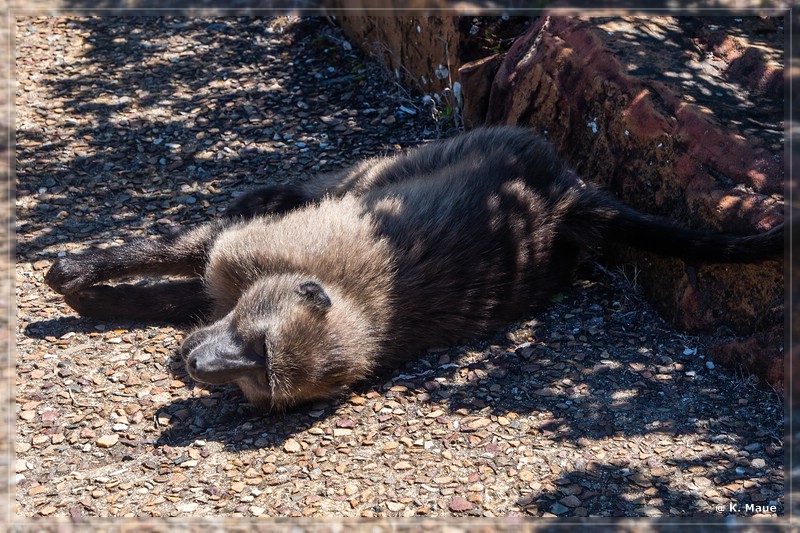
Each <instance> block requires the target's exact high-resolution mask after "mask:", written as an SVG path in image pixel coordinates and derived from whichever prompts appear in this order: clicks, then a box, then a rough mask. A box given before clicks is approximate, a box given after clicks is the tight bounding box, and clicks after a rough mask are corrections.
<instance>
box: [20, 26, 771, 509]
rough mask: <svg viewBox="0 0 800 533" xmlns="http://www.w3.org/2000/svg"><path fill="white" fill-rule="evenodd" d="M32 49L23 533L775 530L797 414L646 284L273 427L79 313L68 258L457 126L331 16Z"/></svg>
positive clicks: (588, 273) (24, 215)
mask: <svg viewBox="0 0 800 533" xmlns="http://www.w3.org/2000/svg"><path fill="white" fill-rule="evenodd" d="M16 31H17V33H16V46H17V59H16V76H17V79H18V85H17V92H16V106H17V115H16V121H17V122H16V126H17V128H16V129H17V190H18V195H17V221H16V231H17V239H18V243H17V265H16V296H17V324H16V326H17V329H16V341H17V368H16V413H15V416H16V441H15V450H16V463H15V468H16V478H17V485H16V513H17V517H18V519H20V520H21V519H23V518H24V517H33V516H39V517H41V516H44V517H50V518H51V519H53V518H55V517H72V518H84V517H123V516H124V517H139V518H142V517H173V516H175V517H188V516H226V517H240V516H242V517H275V516H281V517H285V516H295V517H312V518H313V517H329V516H340V517H395V516H423V517H424V516H428V517H435V516H451V517H452V516H483V517H493V516H495V517H496V516H509V515H511V516H513V515H517V516H531V515H532V516H561V517H564V516H568V517H584V516H604V517H623V516H625V517H629V516H672V517H686V516H692V517H695V518H697V519H699V520H707V519H708V520H710V519H715V518H723V517H725V516H726V515H729V514H733V515H736V516H748V515H751V514H754V511H753V510H746V509H745V508H744V505H745V504H752V505H756V506H759V509H756V510H761V511H762V513H761V514H765V515H780V514H782V513H783V506H784V496H783V490H784V489H783V484H784V472H783V464H784V447H783V421H782V420H783V404H782V399H781V397H780V396H779V395H778V394H776V393H775V392H773V391H771V390H770V389H769V388H768V387H765V386H763V385H762V384H759V383H756V381H755V380H754V379H752V378H747V377H745V376H742V375H737V374H736V373H735V372H731V371H728V370H726V369H722V368H715V367H714V366H713V364H711V363H710V362H709V361H708V360H706V359H705V358H704V354H705V353H706V346H707V345H709V343H710V342H711V341H712V339H711V338H709V337H699V336H689V335H685V334H681V333H678V332H676V331H674V330H673V329H672V328H671V327H670V326H669V325H668V324H667V323H665V322H664V321H662V320H661V319H660V318H659V317H658V316H657V315H656V314H655V313H654V312H653V311H652V310H651V309H650V307H649V306H648V305H647V304H646V303H645V302H644V301H643V300H642V298H641V296H640V294H639V292H638V291H637V289H636V286H635V284H634V283H633V278H634V277H635V272H634V271H633V270H632V269H631V268H628V269H627V270H624V269H617V268H616V267H608V268H604V267H601V266H600V265H598V264H596V263H591V264H589V265H587V266H586V267H585V268H584V269H582V271H581V273H580V274H581V275H580V276H579V280H578V281H577V282H576V283H575V284H574V286H573V288H572V290H570V291H569V292H566V293H564V294H561V295H559V296H558V297H557V298H555V299H554V302H553V305H552V306H551V307H550V308H549V309H548V310H546V311H545V312H542V313H540V314H538V315H536V316H531V317H528V318H527V319H526V320H523V321H521V322H519V323H517V324H513V325H511V326H510V327H509V329H508V330H507V331H502V332H498V333H497V334H496V335H495V336H494V337H493V338H490V339H485V340H483V341H481V342H478V343H475V344H472V345H464V346H454V347H446V346H443V347H441V348H436V349H433V350H431V351H429V353H427V354H422V357H421V358H420V359H419V360H418V361H416V362H414V363H412V364H409V365H407V366H406V367H404V368H401V369H399V370H398V372H397V373H396V374H395V375H394V376H391V377H389V378H387V379H386V380H385V381H380V382H376V383H370V384H366V385H364V386H363V387H361V388H360V389H358V390H355V391H354V392H353V394H352V396H350V397H349V398H345V399H343V400H341V401H338V402H331V403H319V404H314V405H310V406H309V405H307V406H303V407H301V408H299V409H297V410H294V411H291V412H287V413H281V414H269V413H264V412H259V411H256V410H254V408H253V407H252V406H249V405H248V404H246V403H245V402H244V399H243V397H242V396H241V394H240V393H239V392H238V390H236V389H234V388H206V387H204V386H202V385H199V384H197V383H194V382H192V381H191V380H190V379H189V378H188V377H187V375H186V373H185V371H184V369H183V367H182V365H181V363H180V361H178V360H177V357H176V348H177V347H178V345H179V344H180V342H181V339H182V338H183V336H184V332H185V330H183V329H180V328H174V327H169V326H165V325H163V324H142V323H126V322H100V321H96V320H87V319H82V318H79V317H77V316H76V315H75V313H74V312H72V311H71V310H70V309H69V308H68V307H67V306H66V305H65V304H64V303H63V301H62V300H61V298H60V297H58V296H57V295H55V294H53V293H52V292H51V291H49V289H48V288H47V287H46V286H45V285H44V284H43V281H42V276H43V274H44V273H45V272H46V270H47V268H48V266H49V264H50V262H51V261H52V259H53V258H54V257H56V256H57V255H58V254H63V253H66V252H69V251H72V250H76V249H81V248H85V247H87V246H106V245H108V244H109V243H111V242H123V241H126V240H128V239H130V238H133V237H135V236H138V235H145V234H150V233H159V232H163V231H166V230H167V229H168V228H169V227H170V226H172V225H174V224H191V223H195V222H199V221H203V220H207V219H209V218H212V217H215V216H217V214H218V213H219V212H220V211H221V210H222V209H223V208H224V206H225V205H226V204H227V202H228V201H229V200H230V198H232V196H233V195H235V194H236V192H237V191H240V190H243V189H245V188H247V186H249V185H251V184H254V183H267V182H270V181H288V180H302V179H307V178H308V177H309V176H313V175H314V174H315V173H317V172H323V171H327V170H334V169H337V168H340V167H341V166H343V165H346V164H349V163H352V162H355V161H357V160H359V159H360V158H363V157H365V156H368V155H374V154H380V153H388V152H392V151H395V150H398V149H401V148H403V147H406V146H411V145H415V144H418V143H420V142H423V141H424V140H426V139H432V138H436V137H437V136H442V135H449V134H451V133H453V131H452V128H451V127H450V125H449V124H448V122H447V120H446V118H444V117H442V116H439V117H438V120H434V119H433V118H432V116H431V112H430V109H425V108H424V107H423V104H422V100H421V98H419V97H412V96H410V95H409V94H407V93H406V92H405V91H404V90H403V89H402V88H401V87H399V86H397V85H396V84H394V83H393V81H392V80H391V79H390V78H389V77H387V75H386V73H385V72H384V71H383V70H381V68H380V67H377V66H375V65H374V64H372V63H371V62H370V61H369V59H368V58H365V57H364V56H363V55H361V54H360V53H359V52H358V51H356V50H352V49H351V47H350V46H349V45H348V44H347V43H346V41H345V40H344V38H343V37H342V35H341V33H340V32H339V31H338V30H337V29H336V28H334V27H333V26H331V25H329V24H328V23H327V22H326V21H325V20H324V19H313V20H306V21H301V22H298V21H296V20H294V19H287V18H272V19H258V18H246V19H233V18H225V19H213V20H212V19H172V18H158V19H155V18H153V19H149V18H134V17H125V18H91V17H88V18H60V19H59V18H21V19H18V20H17V27H16ZM400 106H404V107H406V108H409V109H416V111H417V112H416V114H414V115H411V114H408V113H406V112H404V111H402V110H400ZM737 503H738V504H739V510H738V512H737V511H732V510H731V509H730V508H729V505H731V504H737ZM720 506H721V507H722V508H723V509H724V510H723V511H719V510H718V508H719V507H720ZM768 506H774V509H775V511H769V510H765V508H766V507H768Z"/></svg>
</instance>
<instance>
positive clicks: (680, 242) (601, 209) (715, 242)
mask: <svg viewBox="0 0 800 533" xmlns="http://www.w3.org/2000/svg"><path fill="white" fill-rule="evenodd" d="M596 193H597V195H596V196H595V195H589V196H590V197H592V196H593V197H594V198H593V199H592V200H593V201H591V203H592V204H593V205H592V206H591V207H590V208H589V209H588V211H589V212H591V211H594V213H595V217H593V218H594V219H595V221H594V223H595V224H597V223H598V221H599V222H600V226H601V227H600V228H595V231H597V230H598V229H599V231H600V232H601V233H602V234H603V235H602V237H603V238H604V240H607V241H613V242H619V243H622V244H626V245H628V246H631V247H633V248H637V249H641V250H647V251H650V252H654V253H657V254H659V255H666V256H671V257H678V258H681V259H685V260H688V261H708V262H720V263H752V262H756V261H760V260H764V259H769V258H775V257H782V256H783V254H784V249H785V243H784V224H783V223H781V224H779V225H777V226H775V227H774V228H772V229H771V230H769V231H767V232H764V233H759V234H755V235H747V236H739V235H732V234H728V233H720V232H713V231H703V230H694V229H687V228H682V227H679V226H676V225H674V224H672V223H670V222H669V221H667V220H666V219H663V218H660V217H657V216H652V215H647V214H644V213H640V212H639V211H636V210H635V209H633V208H631V207H629V206H627V205H625V204H623V203H621V202H618V201H617V200H615V199H613V198H611V197H609V196H606V195H605V194H603V193H601V192H600V191H596ZM598 215H599V216H598ZM589 223H591V221H589Z"/></svg>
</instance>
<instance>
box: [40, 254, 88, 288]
mask: <svg viewBox="0 0 800 533" xmlns="http://www.w3.org/2000/svg"><path fill="white" fill-rule="evenodd" d="M88 263H89V262H88V261H86V260H85V259H84V258H79V257H59V258H58V259H56V261H55V262H54V263H53V265H52V266H51V267H50V270H48V271H47V274H46V275H45V277H44V281H45V283H47V284H48V285H49V286H50V288H51V289H53V290H54V291H56V292H57V293H59V294H71V293H73V292H76V291H79V290H81V289H85V288H86V287H89V286H91V285H93V284H94V283H95V281H96V280H95V278H94V275H93V273H92V268H91V265H90V264H88Z"/></svg>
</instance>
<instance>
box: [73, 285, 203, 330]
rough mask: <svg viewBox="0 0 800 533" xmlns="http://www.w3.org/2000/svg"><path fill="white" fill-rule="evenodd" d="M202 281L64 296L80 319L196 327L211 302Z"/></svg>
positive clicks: (116, 287) (121, 287)
mask: <svg viewBox="0 0 800 533" xmlns="http://www.w3.org/2000/svg"><path fill="white" fill-rule="evenodd" d="M203 289H204V287H203V282H202V280H200V279H188V280H178V281H158V282H150V283H146V284H136V285H129V284H120V285H113V286H112V285H94V286H92V287H88V288H86V289H83V290H80V291H77V292H73V293H70V294H67V295H65V296H64V300H65V301H66V302H67V304H68V305H69V306H70V307H72V308H73V309H75V310H76V311H77V312H78V313H79V314H80V315H81V316H87V317H93V318H103V319H127V320H137V321H163V322H169V323H172V324H184V323H190V322H191V323H197V322H200V321H202V320H204V319H205V318H207V317H208V316H209V314H210V312H211V307H212V301H211V299H210V298H209V297H208V295H207V294H206V293H205V291H204V290H203Z"/></svg>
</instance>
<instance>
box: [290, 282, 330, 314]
mask: <svg viewBox="0 0 800 533" xmlns="http://www.w3.org/2000/svg"><path fill="white" fill-rule="evenodd" d="M296 290H297V293H298V294H299V295H300V296H302V297H303V298H304V299H305V300H306V301H307V302H308V303H309V304H311V305H312V306H314V308H315V309H319V310H320V311H324V310H326V309H328V308H329V307H330V306H331V305H332V304H331V299H330V297H329V296H328V293H326V292H325V289H323V288H322V285H320V284H319V283H317V282H316V281H312V280H309V281H304V282H302V283H301V284H300V285H298V286H297V289H296Z"/></svg>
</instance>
